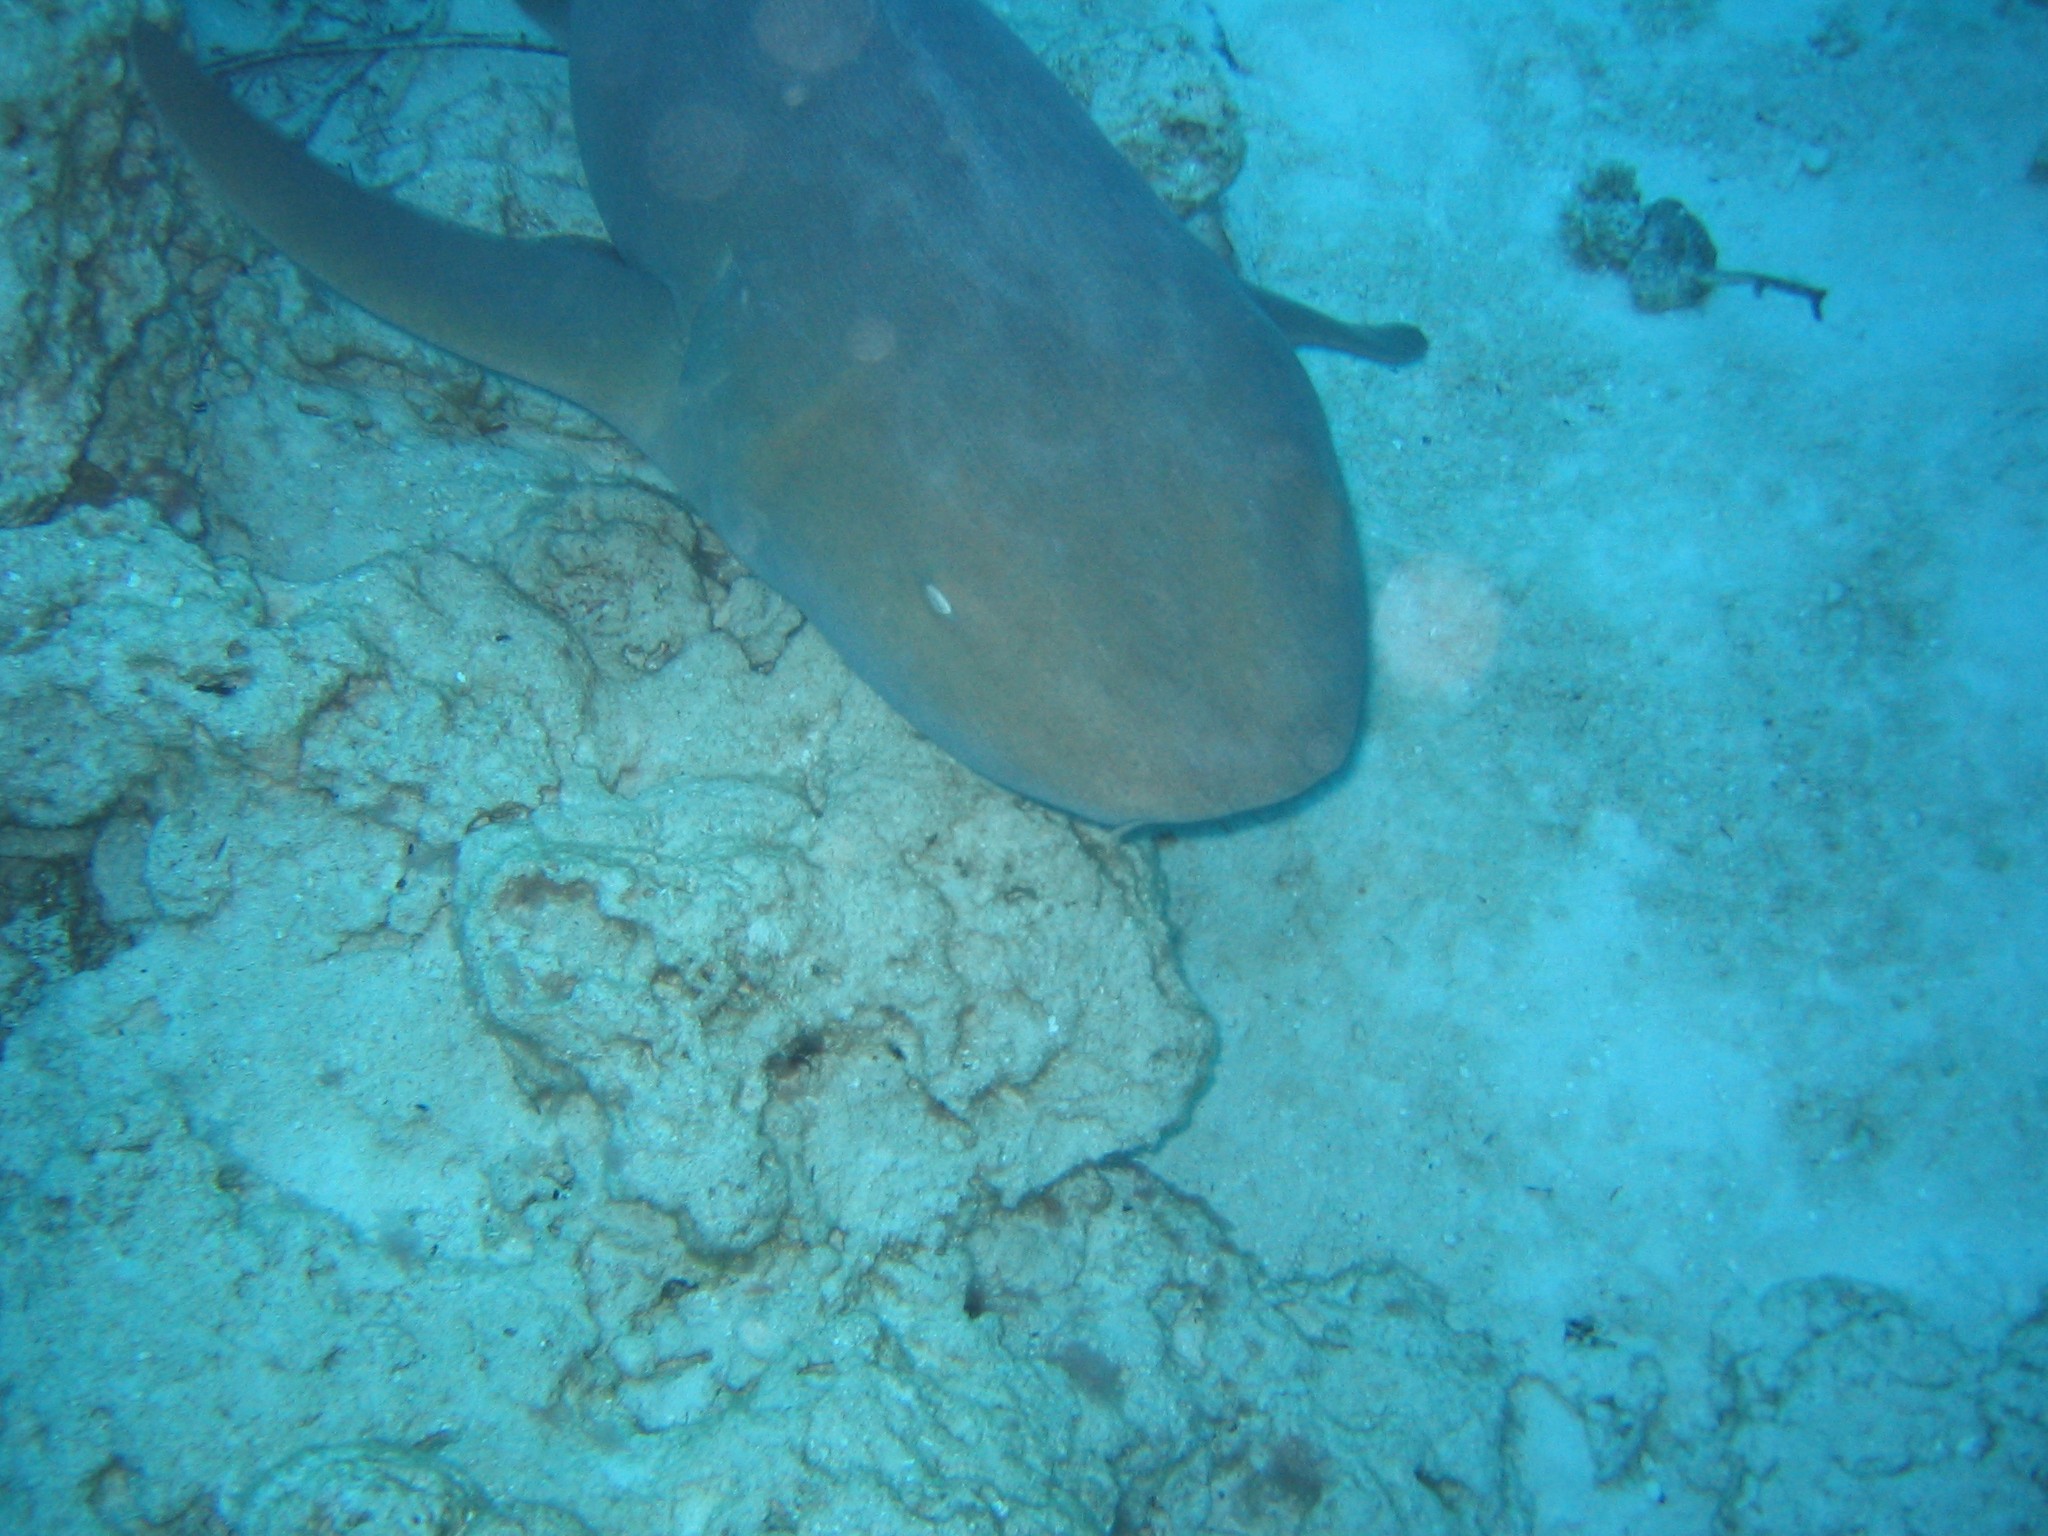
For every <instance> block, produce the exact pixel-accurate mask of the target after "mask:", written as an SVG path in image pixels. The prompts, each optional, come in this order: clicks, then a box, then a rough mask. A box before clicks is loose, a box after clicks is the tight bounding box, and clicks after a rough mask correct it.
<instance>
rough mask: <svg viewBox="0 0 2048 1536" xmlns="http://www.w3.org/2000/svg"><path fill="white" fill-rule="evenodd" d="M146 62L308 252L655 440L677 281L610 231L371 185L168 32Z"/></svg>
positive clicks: (285, 242) (465, 350) (259, 218)
mask: <svg viewBox="0 0 2048 1536" xmlns="http://www.w3.org/2000/svg"><path fill="white" fill-rule="evenodd" d="M131 46H132V50H133V56H134V60H135V65H136V68H137V70H138V71H139V73H140V75H141V77H142V83H143V85H144V87H145V88H146V89H147V90H148V92H149V95H150V99H151V100H152V101H153V102H154V103H155V104H156V107H157V110H158V111H159V112H160V113H161V114H162V116H163V119H164V121H165V123H166V124H168V125H169V127H170V129H171V131H172V132H173V133H174V134H176V135H177V137H178V139H179V140H180V141H181V142H182V143H183V144H184V146H185V148H186V150H187V151H189V152H190V154H191V155H192V158H193V159H194V160H195V161H196V162H197V163H198V165H199V167H200V169H201V170H202V171H203V172H204V174H205V175H206V177H207V178H208V179H209V180H210V181H212V182H213V183H214V184H215V186H216V187H218V189H219V190H220V192H221V193H222V194H223V195H224V196H225V197H226V198H227V200H228V201H229V202H230V203H232V204H233V205H234V206H235V207H236V208H237V209H238V210H240V212H241V213H242V214H243V215H244V216H245V217H246V218H247V219H248V220H249V222H250V223H252V224H254V225H255V226H256V228H257V229H259V230H261V231H262V232H263V234H264V235H265V236H266V237H268V238H269V239H270V240H271V241H272V242H273V243H275V244H276V245H277V247H278V248H279V249H280V250H282V251H283V252H284V253H285V254H286V255H288V256H290V257H291V258H292V259H293V260H294V261H296V262H298V263H299V264H300V265H302V266H304V267H305V268H306V269H307V270H308V271H310V272H312V273H313V274H314V275H315V276H316V277H318V278H320V279H321V280H322V281H323V282H325V283H327V284H329V285H330V286H332V287H333V288H335V289H336V290H338V291H339V292H340V293H341V294H342V295H343V296H345V297H347V298H349V299H352V300H353V301H355V302H356V303H358V304H360V305H362V306H363V308H365V309H367V310H369V311H370V312H371V313H372V314H375V315H378V316H380V317H382V318H383V319H385V320H388V321H390V322H391V323H392V324H394V325H398V326H402V327H404V328H405V329H406V330H408V331H411V332H412V333H413V334H414V335H416V336H418V337H420V338H421V339H422V340H425V341H430V342H432V343H434V344H435V345H436V346H441V347H446V348H447V349H448V350H449V351H451V352H455V353H458V354H460V355H461V356H463V357H466V358H468V359H469V360H470V361H472V362H475V363H480V364H482V365H483V366H484V367H486V368H491V369H495V370H497V371H498V372H501V373H507V374H510V375H512V376H513V377H514V378H518V379H524V380H526V381H527V382H528V383H530V384H535V385H538V386H539V387H540V388H542V389H545V390H548V391H550V392H551V393H554V394H557V395H560V396H562V397H563V398H564V399H567V400H573V401H575V402H576V403H577V404H578V405H582V406H584V407H586V408H588V409H589V410H592V411H594V412H596V413H597V414H598V415H600V416H602V417H604V418H605V419H606V420H607V421H609V422H611V423H612V425H613V426H615V427H617V428H618V429H619V430H620V431H622V432H624V433H626V434H627V436H629V437H632V438H634V439H635V440H636V441H640V442H643V443H644V442H645V441H646V440H647V438H648V436H649V435H650V434H652V433H653V432H654V431H656V430H657V428H658V427H659V424H660V415H661V410H662V408H663V406H664V404H665V402H666V401H667V399H668V398H669V397H670V395H671V394H672V392H673V388H674V379H675V375H676V372H677V370H678V368H679V366H680V359H681V357H682V342H683V337H682V334H681V332H682V328H681V324H680V322H679V321H678V319H677V317H676V313H675V306H674V304H673V303H672V302H671V301H670V299H669V295H668V292H667V290H666V289H665V288H664V287H663V286H662V285H661V283H659V282H658V281H656V280H655V279H654V278H651V277H649V276H647V275H646V274H645V273H642V272H638V271H636V270H634V269H633V268H632V267H629V266H627V265H626V263H625V262H624V261H623V260H622V259H621V258H620V256H619V254H618V252H617V251H615V250H614V249H612V247H611V246H609V245H607V244H605V243H603V242H602V241H595V240H582V239H575V238H568V237H563V238H556V239H549V240H508V239H504V238H502V237H499V236H496V235H486V234H482V233H480V232H478V231H476V230H472V229H465V228H463V227H462V226H460V225H457V224H450V223H448V222H446V221H444V220H441V219H436V218H433V217H430V216H429V215H427V214H423V213H420V212H417V211H416V210H414V209H411V208H407V207H406V206H404V205H403V204H402V203H399V202H397V201H395V200H394V199H392V198H389V197H385V196H382V195H380V194H378V193H374V192H366V191H364V190H363V189H362V188H361V187H358V186H356V185H355V184H354V183H353V182H351V181H349V180H348V179H347V178H345V177H343V176H341V175H339V174H337V173H336V172H334V171H332V170H330V169H329V168H328V167H326V166H324V165H322V164H320V163H319V162H318V161H316V160H314V159H313V158H312V157H311V156H310V155H308V154H306V153H305V151H303V150H301V149H300V148H299V147H298V146H297V145H295V144H293V143H292V142H291V141H290V140H288V139H286V138H285V137H284V136H283V135H282V134H280V133H278V132H277V130H276V129H274V128H272V127H270V126H269V125H268V124H267V123H265V122H263V121H262V120H260V119H259V118H257V117H255V116H253V115H252V114H251V113H249V112H246V111H244V110H243V109H242V107H241V106H240V105H238V104H237V103H236V102H235V101H234V99H233V98H232V97H230V96H229V95H228V93H227V92H226V91H225V90H223V89H222V88H221V87H220V86H219V85H217V84H216V83H214V81H213V80H211V79H209V78H208V77H207V75H206V73H205V72H204V71H203V70H201V69H200V67H199V66H198V64H197V63H196V62H194V60H193V59H192V58H191V57H190V56H189V55H188V54H186V53H185V52H184V51H183V50H182V49H181V48H179V46H178V45H177V43H176V42H175V40H173V38H172V37H171V35H170V34H169V33H168V32H165V31H163V30H161V29H159V28H156V27H151V26H147V25H145V26H139V27H137V28H136V31H135V34H134V37H133V39H132V45H131Z"/></svg>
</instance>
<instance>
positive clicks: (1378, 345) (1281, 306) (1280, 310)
mask: <svg viewBox="0 0 2048 1536" xmlns="http://www.w3.org/2000/svg"><path fill="white" fill-rule="evenodd" d="M1245 286H1246V287H1248V288H1250V289H1251V294H1252V297H1253V298H1254V299H1257V300H1258V302H1259V308H1261V309H1263V310H1264V311H1265V312H1266V317H1267V318H1268V319H1270V320H1271V321H1272V322H1273V323H1274V324H1275V325H1277V326H1279V327H1280V334H1281V335H1283V336H1285V337H1286V338H1287V344H1288V345H1289V346H1290V347H1327V348H1329V349H1330V350H1331V351H1333V352H1349V353H1350V354H1351V355H1352V356H1353V357H1362V358H1365V359H1366V360H1367V361H1369V362H1375V363H1384V364H1386V365H1387V366H1388V367H1389V368H1402V367H1406V366H1407V365H1408V364H1409V363H1416V362H1420V361H1421V360H1422V356H1423V354H1424V353H1425V352H1427V351H1428V350H1429V338H1428V337H1427V336H1424V335H1423V334H1422V332H1420V331H1418V330H1417V329H1416V328H1415V327H1414V326H1412V325H1352V324H1349V323H1348V322H1346V321H1343V320H1339V319H1336V318H1335V317H1333V316H1330V315H1326V314H1324V313H1323V312H1322V311H1321V310H1320V309H1311V308H1310V307H1309V306H1308V305H1306V304H1297V303H1296V302H1295V301H1294V300H1293V299H1289V298H1283V297H1282V296H1281V295H1279V294H1277V293H1274V292H1272V291H1271V290H1270V289H1266V288H1260V287H1256V286H1254V285H1252V284H1249V283H1247V284H1246V285H1245Z"/></svg>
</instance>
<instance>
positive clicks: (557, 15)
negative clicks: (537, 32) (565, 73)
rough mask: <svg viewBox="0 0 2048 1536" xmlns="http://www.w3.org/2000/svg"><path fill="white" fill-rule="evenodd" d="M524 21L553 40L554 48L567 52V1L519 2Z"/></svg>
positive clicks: (536, 0) (534, 0)
mask: <svg viewBox="0 0 2048 1536" xmlns="http://www.w3.org/2000/svg"><path fill="white" fill-rule="evenodd" d="M519 9H520V10H522V11H524V12H525V13H526V19H527V20H528V21H530V22H532V23H533V24H534V25H535V26H536V27H539V28H540V29H541V31H543V32H545V33H547V35H548V36H549V37H551V38H553V39H554V43H555V46H556V47H557V48H559V49H561V50H562V51H563V52H564V53H567V52H568V51H569V0H519Z"/></svg>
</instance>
